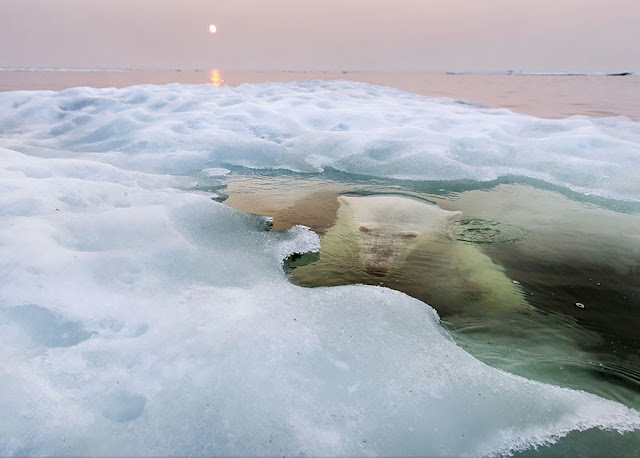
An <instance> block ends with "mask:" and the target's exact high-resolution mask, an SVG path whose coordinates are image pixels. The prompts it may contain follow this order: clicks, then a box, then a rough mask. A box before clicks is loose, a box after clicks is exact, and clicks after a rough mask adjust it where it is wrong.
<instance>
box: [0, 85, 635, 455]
mask: <svg viewBox="0 0 640 458" xmlns="http://www.w3.org/2000/svg"><path fill="white" fill-rule="evenodd" d="M639 145H640V131H639V129H638V124H637V123H634V122H632V121H630V120H628V119H626V118H610V119H602V120H593V119H589V118H582V117H575V118H569V119H565V120H556V121H551V120H541V119H536V118H532V117H529V116H522V115H517V114H514V113H511V112H508V111H506V110H488V109H483V108H478V107H474V106H470V105H464V104H459V103H454V102H451V101H440V100H433V99H428V98H423V97H419V96H416V95H413V94H409V93H404V92H401V91H396V90H392V89H386V88H380V87H375V86H369V85H363V84H357V83H345V82H333V83H328V82H307V83H289V84H263V85H243V86H240V87H237V88H215V87H209V86H179V85H171V86H163V87H154V86H141V87H131V88H126V89H102V90H98V89H89V88H77V89H71V90H66V91H63V92H13V93H4V94H0V361H1V362H2V364H1V366H0V454H2V455H41V454H46V455H101V456H104V455H159V454H161V455H178V454H179V455H212V454H216V455H272V456H273V455H277V454H286V455H292V454H295V455H302V454H309V455H373V454H383V455H439V456H445V455H446V456H460V455H491V454H497V453H508V452H510V451H514V450H520V449H525V448H529V447H532V446H535V445H541V444H545V443H549V442H553V441H555V440H557V439H558V438H559V437H562V436H564V435H566V434H568V433H569V432H570V431H573V430H585V429H588V428H592V427H599V428H603V429H614V430H619V431H630V430H633V429H640V413H639V412H637V411H635V410H632V409H629V408H627V407H625V406H623V405H621V404H619V403H616V402H612V401H608V400H604V399H602V398H599V397H597V396H595V395H591V394H587V393H584V392H580V391H574V390H569V389H564V388H560V387H554V386H550V385H545V384H542V383H538V382H532V381H528V380H526V379H523V378H521V377H517V376H514V375H510V374H507V373H504V372H502V371H499V370H496V369H493V368H490V367H488V366H487V365H485V364H483V363H480V362H479V361H477V360H476V359H474V358H473V357H472V356H470V355H469V354H467V353H466V352H465V351H463V350H462V349H461V348H459V347H458V346H457V345H456V344H455V343H454V342H453V341H452V340H451V339H450V338H449V337H448V335H447V333H446V332H445V331H444V330H443V328H442V327H441V326H440V324H439V322H438V317H437V315H436V313H435V312H434V310H433V309H431V308H430V307H429V306H428V305H426V304H423V303H422V302H420V301H418V300H415V299H412V298H410V297H408V296H406V295H404V294H402V293H399V292H395V291H392V290H389V289H386V288H379V287H370V286H362V285H353V286H343V287H331V288H315V289H306V288H301V287H298V286H294V285H292V284H290V283H289V282H288V281H287V279H286V278H285V276H284V273H283V270H282V260H283V259H284V258H285V257H286V256H288V255H290V254H292V253H301V252H307V251H314V250H317V249H318V244H319V240H318V237H317V236H316V234H314V233H313V232H311V231H310V230H308V229H307V228H304V227H301V226H298V227H294V228H293V229H290V230H288V231H284V232H269V231H268V230H267V229H268V225H269V220H268V218H267V217H261V216H257V215H249V214H244V213H241V212H238V211H235V210H233V209H231V208H229V207H227V206H225V205H223V204H220V203H218V202H215V201H212V200H211V195H210V194H207V193H205V192H202V191H199V190H198V189H199V188H198V185H199V184H201V183H202V181H203V180H205V181H206V180H210V183H213V184H215V183H216V182H218V181H217V180H223V179H224V174H226V173H227V170H226V169H225V168H226V167H229V166H238V165H241V166H247V167H254V168H283V169H291V170H298V171H303V172H305V171H317V170H321V169H322V168H324V167H333V168H336V169H339V170H344V171H347V172H350V173H360V174H369V175H377V176H389V177H403V178H414V179H424V180H427V179H436V178H437V179H458V178H473V179H478V180H485V179H493V178H495V177H497V176H500V175H504V174H516V175H524V176H532V177H536V178H541V179H544V180H547V181H548V182H550V183H554V184H558V185H561V186H566V187H568V188H571V189H574V190H578V191H585V192H587V191H588V192H591V193H596V194H600V195H603V196H607V197H617V198H621V199H627V200H633V201H639V200H640V181H638V180H637V179H636V178H635V177H637V176H639V172H640V171H639V168H640V165H639V162H640V161H639V160H638V159H639V157H640V146H639Z"/></svg>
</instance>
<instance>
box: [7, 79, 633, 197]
mask: <svg viewBox="0 0 640 458" xmlns="http://www.w3.org/2000/svg"><path fill="white" fill-rule="evenodd" d="M0 132H1V133H2V134H1V136H0V146H4V147H6V148H9V149H13V150H17V151H25V152H30V153H31V154H40V155H46V156H69V154H70V153H80V152H82V153H88V152H95V153H103V154H101V155H100V159H99V160H101V161H103V162H108V163H111V164H113V165H116V166H118V167H126V168H134V169H139V170H146V169H149V168H152V169H153V170H154V171H157V172H165V173H171V174H174V173H190V172H192V171H194V170H201V169H208V168H219V167H225V166H231V165H240V166H246V167H252V168H279V169H289V170H294V171H301V172H314V171H320V170H323V169H324V168H326V167H332V168H335V169H338V170H342V171H346V172H350V173H355V174H364V175H372V176H380V177H390V178H404V179H417V180H457V179H474V180H480V181H485V180H493V179H496V178H497V177H500V176H505V175H516V176H524V177H532V178H536V179H541V180H544V181H546V182H548V183H550V184H554V185H559V186H562V187H566V188H569V189H571V190H574V191H577V192H581V193H592V194H597V195H600V196H604V197H608V198H613V199H620V200H628V201H636V202H637V201H640V180H638V179H637V177H638V176H640V124H639V123H637V122H634V121H632V120H630V119H628V118H625V117H614V118H602V119H591V118H587V117H580V116H574V117H571V118H567V119H559V120H548V119H539V118H535V117H532V116H526V115H521V114H516V113H513V112H510V111H508V110H505V109H486V108H481V107H477V106H473V105H469V104H462V103H456V102H454V101H451V100H442V99H433V98H427V97H422V96H418V95H415V94H412V93H408V92H403V91H399V90H395V89H391V88H384V87H377V86H372V85H367V84H362V83H354V82H335V81H333V82H319V81H307V82H297V83H277V84H276V83H269V84H260V85H249V84H245V85H241V86H238V87H221V88H216V87H213V86H205V85H201V86H183V85H169V86H137V87H130V88H125V89H89V88H76V89H70V90H66V91H62V92H12V93H2V94H0ZM151 158H153V160H151Z"/></svg>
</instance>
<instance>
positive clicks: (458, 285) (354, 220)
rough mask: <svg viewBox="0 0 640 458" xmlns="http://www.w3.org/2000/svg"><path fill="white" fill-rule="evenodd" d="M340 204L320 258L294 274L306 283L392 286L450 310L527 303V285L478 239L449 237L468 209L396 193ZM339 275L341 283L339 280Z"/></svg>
mask: <svg viewBox="0 0 640 458" xmlns="http://www.w3.org/2000/svg"><path fill="white" fill-rule="evenodd" d="M338 202H339V204H340V206H339V208H338V212H337V218H336V221H335V224H334V225H333V226H332V227H331V228H329V229H328V230H327V232H326V234H325V235H324V236H323V237H322V239H321V251H320V259H319V260H318V261H317V262H316V263H314V264H313V265H309V266H305V267H302V268H299V269H296V270H295V272H293V275H292V276H293V277H294V278H295V281H297V282H298V283H300V284H306V285H309V286H311V285H316V286H317V285H318V283H321V284H342V283H368V284H385V285H387V286H390V287H392V288H395V289H400V290H402V291H405V292H407V293H408V294H410V295H413V296H415V297H418V298H420V299H423V300H425V301H427V302H432V305H436V308H438V307H437V305H439V304H441V305H442V307H443V308H444V309H443V311H444V312H445V313H446V312H447V310H448V311H452V312H453V311H454V310H458V311H461V310H462V309H465V310H470V309H474V308H477V307H483V308H485V307H490V308H501V309H502V308H507V309H513V308H520V307H526V306H527V305H526V301H525V300H524V298H523V296H522V293H521V291H520V289H519V287H518V286H517V285H515V284H514V283H513V282H512V281H511V280H509V278H508V277H507V276H506V275H505V273H504V271H503V269H502V268H501V267H500V266H498V265H496V264H495V263H494V262H493V261H492V260H491V258H489V257H488V256H487V255H486V254H484V253H482V251H481V250H480V249H479V247H478V246H477V245H476V244H473V243H468V242H462V241H458V240H452V239H451V238H450V237H448V236H447V234H448V231H447V229H448V228H449V227H451V224H452V223H456V222H459V221H460V218H461V217H462V212H459V211H448V210H443V209H441V208H440V207H438V206H437V205H435V204H432V203H429V202H427V201H424V200H422V199H418V198H413V197H408V196H403V195H393V194H384V195H370V196H346V195H343V196H340V197H338ZM336 272H339V273H340V275H339V277H340V278H339V280H337V281H336V280H331V279H332V278H335V277H336V275H335V274H336ZM323 279H327V282H326V283H324V280H323Z"/></svg>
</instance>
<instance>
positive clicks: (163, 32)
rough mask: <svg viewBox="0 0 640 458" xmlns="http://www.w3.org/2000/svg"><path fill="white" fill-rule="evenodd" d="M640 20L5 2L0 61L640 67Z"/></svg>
mask: <svg viewBox="0 0 640 458" xmlns="http://www.w3.org/2000/svg"><path fill="white" fill-rule="evenodd" d="M211 22H213V23H215V24H217V26H218V33H217V34H216V35H211V34H209V32H208V25H209V23H211ZM638 24H640V0H385V1H383V0H324V1H319V0H109V1H103V0H0V67H23V66H25V67H99V68H130V67H135V68H163V69H164V68H171V69H173V68H182V69H195V68H198V69H206V68H211V67H218V68H221V69H225V70H331V71H333V70H376V71H380V70H383V71H502V70H507V69H519V70H524V71H601V72H613V71H635V72H640V51H638V43H640V27H639V26H638Z"/></svg>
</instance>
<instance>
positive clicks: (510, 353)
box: [225, 173, 640, 456]
mask: <svg viewBox="0 0 640 458" xmlns="http://www.w3.org/2000/svg"><path fill="white" fill-rule="evenodd" d="M534 184H535V183H534ZM225 192H226V193H227V194H228V195H229V199H228V201H227V202H228V203H229V205H231V206H233V207H236V208H238V209H241V210H243V211H252V212H254V213H262V214H267V215H270V216H273V217H274V228H275V229H282V228H285V227H288V226H291V225H292V224H305V225H308V226H310V227H311V228H312V229H314V230H316V231H317V232H318V233H319V234H320V235H321V244H322V245H321V246H322V248H321V250H320V252H319V253H315V254H306V255H302V256H294V257H292V258H291V259H289V260H288V262H287V263H286V266H285V269H286V272H287V275H288V277H289V279H290V280H291V281H292V282H293V283H296V284H299V285H302V286H307V287H314V286H331V285H343V284H353V283H362V284H371V285H382V286H386V287H389V288H393V289H397V290H400V291H404V292H406V293H407V294H409V295H411V296H413V297H416V298H418V299H420V300H422V301H424V302H426V303H428V304H430V305H431V306H432V307H433V308H435V309H436V310H437V311H438V313H439V314H440V316H441V319H442V324H443V325H444V326H445V327H446V328H447V329H448V331H449V332H450V333H451V335H452V336H453V338H454V339H455V341H456V342H457V343H458V344H459V345H460V346H462V347H463V348H465V349H466V350H467V351H468V352H469V353H471V354H473V355H474V356H475V357H476V358H478V359H480V360H482V361H484V362H486V363H488V364H490V365H491V366H494V367H497V368H500V369H503V370H506V371H508V372H511V373H514V374H518V375H522V376H525V377H527V378H529V379H534V380H539V381H543V382H547V383H552V384H555V385H560V386H565V387H570V388H576V389H581V390H585V391H588V392H591V393H594V394H597V395H600V396H602V397H605V398H608V399H612V400H616V401H619V402H621V403H623V404H626V405H627V406H630V407H633V408H635V409H639V410H640V337H639V336H640V333H638V325H639V324H640V213H639V212H638V211H637V210H638V209H637V208H635V207H634V204H627V203H621V202H613V201H612V202H608V201H606V200H605V199H599V200H593V199H590V198H589V197H588V196H580V195H577V194H573V193H571V192H566V191H565V192H563V193H560V192H558V190H556V189H549V188H541V187H539V186H538V187H537V186H532V185H531V183H515V182H512V183H504V182H503V183H499V182H496V183H493V184H492V185H490V186H487V185H486V184H485V185H479V184H478V185H477V186H475V187H474V186H473V183H453V184H449V185H448V184H447V183H431V184H429V183H427V184H425V183H419V184H416V183H411V182H398V181H384V180H370V179H362V180H361V179H359V178H358V177H348V176H335V175H334V176H332V175H330V174H329V175H327V174H325V175H316V176H311V177H309V176H299V175H296V174H259V173H234V174H232V175H231V176H229V178H228V183H227V189H226V191H225ZM343 194H348V195H351V196H354V195H371V194H394V195H400V196H402V195H405V196H411V197H413V198H419V199H423V200H424V202H425V204H427V205H428V204H430V203H431V204H436V205H438V206H439V207H440V208H442V209H444V210H449V211H458V212H461V214H460V215H459V216H457V217H455V218H453V219H452V220H451V221H448V222H447V224H445V225H444V226H442V227H441V228H439V229H438V230H436V231H435V232H434V233H433V234H431V235H430V236H429V237H426V239H425V238H418V239H416V240H418V241H416V242H415V243H414V242H413V241H411V242H410V243H409V242H407V243H409V245H406V244H405V245H401V247H404V248H402V249H403V250H404V254H403V256H401V257H399V258H398V257H396V258H394V259H393V260H392V261H390V262H389V264H388V266H387V267H385V269H383V270H380V269H377V270H375V271H372V270H371V269H367V268H366V266H365V265H363V262H362V257H361V256H359V253H358V251H359V250H361V249H362V243H360V245H359V243H358V241H359V240H361V239H359V237H360V238H361V237H362V234H361V233H359V232H362V230H363V229H362V228H360V231H358V230H354V231H351V232H349V231H345V230H343V229H341V228H339V226H340V220H339V219H338V220H336V219H337V217H338V215H340V214H342V213H341V211H340V204H339V201H338V196H339V195H343ZM367 231H368V229H367ZM403 243H404V242H403ZM411 244H413V245H411ZM594 444H600V445H594ZM637 450H640V433H638V432H635V433H631V434H626V435H624V436H622V435H620V434H618V433H615V432H602V431H587V432H580V433H573V434H571V435H570V436H568V437H567V438H565V439H562V440H561V441H560V442H559V443H558V444H556V445H554V446H552V447H550V448H547V447H545V448H542V449H540V450H538V451H529V452H527V453H526V455H531V454H533V455H536V454H542V455H553V456H556V455H565V456H575V455H576V454H580V455H585V454H586V455H592V456H601V455H603V454H606V455H611V456H616V455H618V456H619V455H636V454H637V453H638V452H637Z"/></svg>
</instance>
